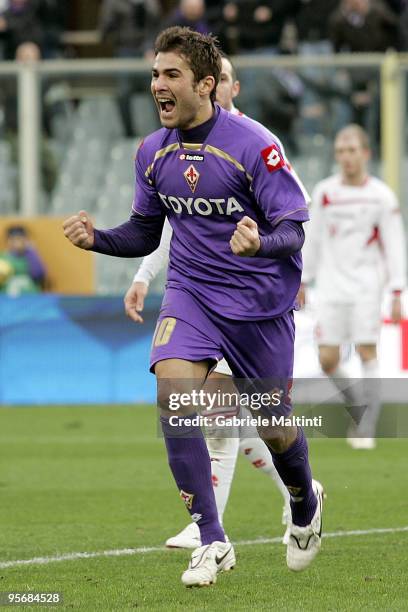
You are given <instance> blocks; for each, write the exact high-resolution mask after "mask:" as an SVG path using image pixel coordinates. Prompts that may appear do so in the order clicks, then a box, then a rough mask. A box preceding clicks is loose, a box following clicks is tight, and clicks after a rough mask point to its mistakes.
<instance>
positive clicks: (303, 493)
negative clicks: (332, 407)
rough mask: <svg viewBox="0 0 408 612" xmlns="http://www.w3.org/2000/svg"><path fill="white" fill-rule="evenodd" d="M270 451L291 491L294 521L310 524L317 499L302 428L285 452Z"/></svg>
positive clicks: (300, 525) (295, 522)
mask: <svg viewBox="0 0 408 612" xmlns="http://www.w3.org/2000/svg"><path fill="white" fill-rule="evenodd" d="M269 451H270V453H271V455H272V459H273V462H274V464H275V467H276V469H277V471H278V473H279V476H280V477H281V478H282V480H283V482H284V483H285V485H286V487H287V489H288V491H289V493H290V507H291V509H292V521H293V523H294V524H295V525H298V526H299V527H305V526H306V525H309V524H310V523H311V521H312V518H313V515H314V513H315V512H316V507H317V499H316V495H315V493H314V491H313V488H312V473H311V471H310V465H309V453H308V448H307V440H306V438H305V436H304V434H303V430H302V428H301V427H298V433H297V438H296V440H295V441H294V443H293V444H292V446H290V447H289V448H288V450H286V451H285V452H284V453H275V452H274V451H272V450H271V449H269Z"/></svg>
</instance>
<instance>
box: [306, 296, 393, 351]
mask: <svg viewBox="0 0 408 612" xmlns="http://www.w3.org/2000/svg"><path fill="white" fill-rule="evenodd" d="M380 326H381V304H380V302H379V301H378V302H377V301H370V302H362V301H359V302H354V303H351V304H339V303H334V302H320V303H319V304H318V306H317V325H316V340H317V343H318V344H319V345H322V344H323V345H327V346H340V345H342V344H345V343H347V342H352V343H354V344H377V342H378V339H379V334H380Z"/></svg>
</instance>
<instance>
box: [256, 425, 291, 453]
mask: <svg viewBox="0 0 408 612" xmlns="http://www.w3.org/2000/svg"><path fill="white" fill-rule="evenodd" d="M258 434H259V437H260V438H261V439H262V440H263V441H264V442H265V444H266V445H267V446H269V448H272V449H273V450H275V451H277V452H280V451H281V449H282V450H284V449H285V448H286V447H287V435H286V431H285V428H284V427H279V426H278V425H272V424H270V425H260V426H259V427H258Z"/></svg>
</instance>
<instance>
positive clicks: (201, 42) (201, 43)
mask: <svg viewBox="0 0 408 612" xmlns="http://www.w3.org/2000/svg"><path fill="white" fill-rule="evenodd" d="M169 51H178V52H179V53H180V55H183V57H184V58H185V59H186V60H187V62H188V63H189V65H190V68H191V70H192V72H193V74H194V82H195V83H198V82H199V81H201V79H204V78H205V77H206V76H212V77H214V80H215V85H214V88H213V90H212V92H211V94H210V99H211V101H212V102H214V100H215V90H216V88H217V85H218V82H219V80H220V74H221V53H220V51H219V49H218V46H217V39H216V38H215V37H214V36H212V35H211V34H199V32H195V31H194V30H191V29H190V28H182V27H180V26H174V27H172V28H167V30H163V32H161V33H160V34H159V35H158V37H157V38H156V42H155V44H154V54H155V55H157V54H158V53H168V52H169Z"/></svg>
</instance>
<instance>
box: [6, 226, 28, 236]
mask: <svg viewBox="0 0 408 612" xmlns="http://www.w3.org/2000/svg"><path fill="white" fill-rule="evenodd" d="M27 235H28V234H27V230H26V228H25V227H24V226H23V225H10V227H8V228H7V229H6V236H7V237H11V236H25V237H26V236H27Z"/></svg>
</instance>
